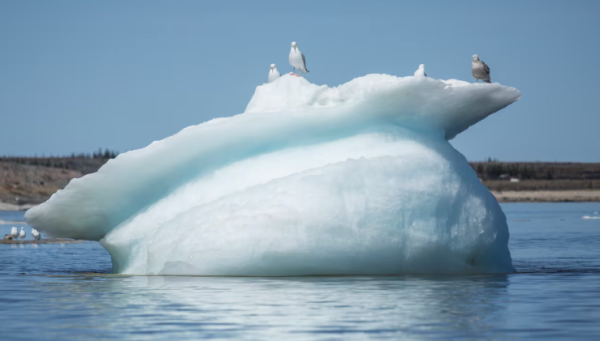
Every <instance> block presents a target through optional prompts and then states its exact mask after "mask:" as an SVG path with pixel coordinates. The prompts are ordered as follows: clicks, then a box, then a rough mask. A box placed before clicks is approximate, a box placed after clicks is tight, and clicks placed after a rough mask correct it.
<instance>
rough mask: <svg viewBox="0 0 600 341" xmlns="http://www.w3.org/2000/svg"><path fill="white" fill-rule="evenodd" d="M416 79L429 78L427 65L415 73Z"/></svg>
mask: <svg viewBox="0 0 600 341" xmlns="http://www.w3.org/2000/svg"><path fill="white" fill-rule="evenodd" d="M415 77H427V74H426V73H425V64H421V65H419V69H418V70H417V71H415Z"/></svg>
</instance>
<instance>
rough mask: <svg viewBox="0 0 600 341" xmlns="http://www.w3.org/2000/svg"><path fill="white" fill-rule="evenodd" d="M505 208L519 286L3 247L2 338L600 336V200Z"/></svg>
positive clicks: (81, 249) (480, 278)
mask: <svg viewBox="0 0 600 341" xmlns="http://www.w3.org/2000/svg"><path fill="white" fill-rule="evenodd" d="M502 208H503V210H504V212H505V213H506V216H507V219H508V225H509V228H510V233H511V236H510V242H509V247H510V250H511V253H512V257H513V264H514V266H515V268H516V270H517V271H518V273H516V274H510V275H473V276H397V277H374V276H341V277H329V276H319V277H281V278H269V277H193V276H124V275H111V274H110V272H111V262H110V256H109V254H108V253H107V252H106V251H105V250H104V249H103V248H102V247H101V246H100V245H99V244H98V243H96V242H87V243H84V244H64V245H61V244H43V245H37V246H35V245H0V321H2V326H1V327H0V340H32V339H33V340H87V339H112V340H164V339H177V340H197V339H204V338H207V339H208V338H211V339H231V338H236V339H252V340H256V339H269V340H336V339H338V340H355V339H356V340H358V339H383V340H385V339H412V340H419V339H466V340H482V339H495V340H498V339H500V340H501V339H543V340H551V339H569V340H587V339H589V340H591V339H598V338H599V337H600V247H599V245H600V219H592V218H593V217H598V216H600V203H560V204H503V205H502ZM0 220H3V221H22V220H23V213H22V212H0ZM12 226H17V227H19V229H20V227H21V226H26V225H23V224H19V223H17V222H15V223H11V224H8V225H6V224H5V225H0V233H1V234H2V235H4V234H5V233H8V232H9V231H10V228H11V227H12ZM30 230H31V228H30V227H26V232H27V234H28V239H29V238H30V233H31V231H30Z"/></svg>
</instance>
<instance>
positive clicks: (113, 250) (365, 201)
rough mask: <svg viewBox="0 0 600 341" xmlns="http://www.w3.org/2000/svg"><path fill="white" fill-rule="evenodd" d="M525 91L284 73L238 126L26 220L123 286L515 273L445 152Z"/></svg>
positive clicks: (467, 182) (206, 128) (120, 165)
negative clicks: (104, 256)
mask: <svg viewBox="0 0 600 341" xmlns="http://www.w3.org/2000/svg"><path fill="white" fill-rule="evenodd" d="M520 96H521V94H520V92H519V91H518V90H516V89H514V88H510V87H506V86H502V85H500V84H498V83H494V84H470V83H466V82H462V81H457V80H449V81H443V80H436V79H432V78H424V77H404V78H399V77H394V76H389V75H368V76H365V77H361V78H357V79H354V80H352V81H350V82H348V83H346V84H343V85H340V86H338V87H334V88H329V87H327V86H317V85H314V84H311V83H309V82H308V81H307V80H306V79H304V78H299V77H295V76H290V75H284V76H283V77H281V78H279V79H277V80H276V81H274V82H272V83H269V84H264V85H262V86H259V87H257V89H256V92H255V94H254V96H253V98H252V100H251V101H250V103H249V104H248V107H247V108H246V111H245V112H244V113H243V114H240V115H237V116H233V117H229V118H219V119H214V120H212V121H209V122H206V123H203V124H200V125H197V126H192V127H188V128H185V129H183V130H182V131H181V132H179V133H177V134H175V135H173V136H171V137H168V138H166V139H164V140H162V141H157V142H153V143H152V144H150V145H149V146H148V147H146V148H143V149H140V150H135V151H131V152H128V153H124V154H121V155H119V156H118V157H117V158H116V159H114V160H111V161H109V162H108V163H107V164H106V165H104V166H103V167H102V168H101V169H100V170H99V171H98V172H96V173H94V174H90V175H87V176H85V177H83V178H81V179H74V180H72V181H71V182H70V183H69V185H68V186H67V187H66V188H65V189H64V190H62V191H59V192H57V193H56V194H55V195H53V196H52V198H50V199H49V200H48V201H47V202H46V203H44V204H42V205H40V206H38V207H35V208H33V209H31V210H29V211H28V212H27V214H26V216H25V217H26V220H27V222H28V223H29V224H30V225H32V226H34V227H35V228H37V229H38V230H40V231H42V232H43V233H46V234H49V235H52V236H55V237H68V238H76V239H87V240H97V241H100V243H101V244H102V245H103V246H104V247H105V248H106V249H107V250H108V251H109V252H110V254H111V257H112V263H113V271H114V272H115V273H127V274H188V275H258V276H262V275H268V276H271V275H272V276H285V275H319V274H329V275H334V274H344V275H347V274H371V275H376V274H381V275H383V274H437V273H508V272H512V271H513V267H512V260H511V256H510V252H509V250H508V246H507V244H508V238H509V232H508V227H507V225H506V218H505V216H504V213H503V212H502V210H501V208H500V206H499V205H498V203H497V201H496V199H495V198H494V197H493V196H492V194H490V192H489V191H488V190H487V188H485V187H484V186H483V185H482V184H481V183H480V181H479V180H478V178H477V176H476V174H475V172H474V171H473V170H472V169H471V167H470V166H469V164H468V163H467V161H466V160H465V158H464V157H463V156H462V155H461V154H460V153H459V152H458V151H456V150H455V149H454V148H453V147H452V146H451V145H450V144H449V143H448V140H449V139H452V138H453V137H455V136H456V135H457V134H459V133H460V132H462V131H464V130H465V129H467V128H468V127H469V126H471V125H473V124H475V123H476V122H478V121H480V120H482V119H484V118H485V117H487V116H488V115H490V114H492V113H494V112H496V111H498V110H500V109H502V108H504V107H506V106H507V105H509V104H511V103H513V102H515V101H517V100H518V99H519V98H520Z"/></svg>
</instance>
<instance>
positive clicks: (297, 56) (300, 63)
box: [290, 41, 310, 77]
mask: <svg viewBox="0 0 600 341" xmlns="http://www.w3.org/2000/svg"><path fill="white" fill-rule="evenodd" d="M290 64H291V65H292V69H293V72H292V74H294V75H295V74H296V69H298V70H300V71H301V72H302V73H307V72H310V71H308V69H307V68H306V58H304V54H303V53H302V52H300V49H299V48H298V46H296V42H295V41H294V42H292V49H291V51H290ZM297 76H298V77H299V76H300V75H297Z"/></svg>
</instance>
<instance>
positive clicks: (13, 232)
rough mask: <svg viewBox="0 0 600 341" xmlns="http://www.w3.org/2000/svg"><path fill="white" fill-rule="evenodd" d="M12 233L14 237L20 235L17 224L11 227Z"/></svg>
mask: <svg viewBox="0 0 600 341" xmlns="http://www.w3.org/2000/svg"><path fill="white" fill-rule="evenodd" d="M10 235H11V236H13V238H17V237H19V230H18V229H17V228H16V227H15V226H13V227H12V228H11V229H10Z"/></svg>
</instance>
